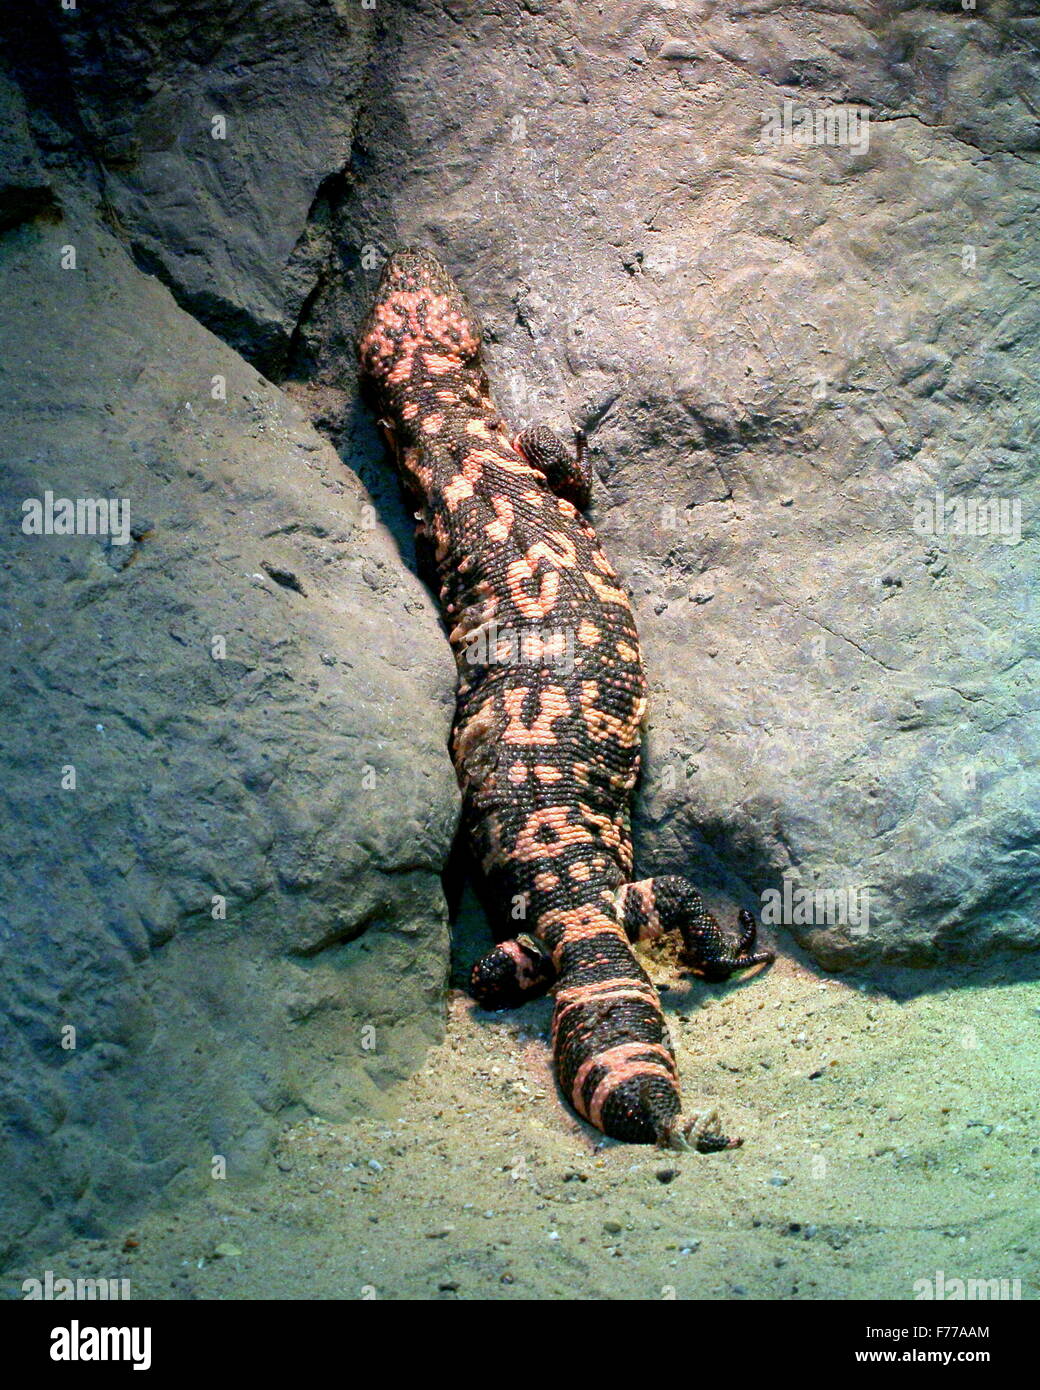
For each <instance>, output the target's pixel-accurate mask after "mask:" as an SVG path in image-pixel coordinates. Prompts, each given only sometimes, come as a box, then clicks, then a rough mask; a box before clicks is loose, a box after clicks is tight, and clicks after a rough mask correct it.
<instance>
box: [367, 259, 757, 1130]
mask: <svg viewBox="0 0 1040 1390" xmlns="http://www.w3.org/2000/svg"><path fill="white" fill-rule="evenodd" d="M480 344H481V329H480V324H479V321H478V319H477V317H476V315H475V314H474V313H473V310H472V309H471V308H470V306H469V305H468V303H467V302H466V300H465V298H464V297H463V295H462V293H461V291H460V290H459V288H458V286H457V285H456V284H455V282H454V281H453V280H452V279H451V277H450V276H449V275H448V273H447V271H446V270H445V269H444V268H443V266H441V265H440V264H439V262H438V261H437V260H435V259H434V257H433V256H431V255H430V254H429V253H427V252H425V251H418V250H402V251H398V252H395V253H394V255H393V256H391V257H390V259H389V260H388V261H387V264H386V266H385V268H384V270H383V274H382V278H381V280H380V284H379V289H378V291H377V295H376V302H375V304H374V306H373V308H372V311H371V313H370V314H369V315H368V318H367V319H366V320H365V323H364V325H363V326H362V329H361V333H360V335H359V339H358V352H359V357H360V361H361V369H362V376H363V379H364V383H365V386H366V388H367V390H368V392H369V393H370V395H371V396H372V399H373V403H374V405H375V407H376V409H377V411H378V412H379V416H380V419H381V423H382V424H383V427H384V431H385V433H386V437H387V440H388V442H389V443H390V445H391V447H392V449H393V452H394V455H395V458H396V461H397V465H398V469H399V472H400V475H401V479H402V483H403V486H404V489H405V492H406V494H407V496H408V498H409V499H410V502H411V503H412V504H413V506H414V508H415V510H416V514H417V518H418V522H419V528H418V529H419V532H420V538H421V541H422V543H423V550H424V552H425V553H426V554H427V555H428V556H429V557H430V563H431V565H432V573H433V575H434V577H435V584H436V587H437V588H438V590H439V593H440V599H441V604H442V607H443V610H444V614H445V618H446V621H447V624H448V628H449V634H450V640H451V644H452V648H453V650H454V653H455V658H456V663H457V666H458V671H459V685H458V693H457V704H456V713H455V723H454V728H453V732H452V745H451V747H452V757H453V760H454V763H455V768H456V772H457V773H458V778H459V784H460V786H461V788H462V794H463V828H464V834H465V838H466V842H467V846H468V850H469V853H470V857H471V859H472V862H473V865H474V868H475V871H476V877H477V881H478V888H479V891H480V895H481V898H482V900H483V902H484V904H485V907H486V908H487V911H488V917H489V920H490V922H491V925H492V930H493V931H494V933H495V936H496V939H497V940H498V942H499V945H497V946H496V947H495V948H494V949H493V950H492V951H490V952H489V953H488V954H487V955H486V956H485V957H484V958H483V959H482V960H481V961H479V962H478V963H477V965H476V966H475V967H474V970H473V975H472V981H471V987H472V991H473V993H474V995H475V997H476V998H477V999H478V1000H479V1001H480V1002H481V1004H483V1005H484V1007H486V1008H491V1009H495V1008H512V1007H515V1006H516V1005H518V1004H520V1003H522V1002H523V1001H524V1000H525V999H530V998H533V997H536V996H537V995H540V994H544V993H545V991H546V990H548V989H550V988H554V989H555V991H556V993H555V1010H554V1016H553V1054H554V1061H555V1066H556V1076H557V1080H558V1082H559V1085H560V1088H561V1090H562V1092H563V1094H564V1096H565V1097H566V1098H567V1100H568V1101H569V1102H570V1103H571V1104H572V1105H574V1107H575V1108H576V1109H577V1110H578V1112H579V1113H580V1114H581V1115H583V1116H584V1117H585V1118H586V1119H589V1120H590V1121H591V1122H592V1123H593V1124H595V1125H597V1126H598V1127H599V1128H600V1129H602V1130H603V1131H604V1132H605V1133H607V1134H609V1135H612V1136H614V1137H615V1138H618V1139H626V1140H631V1141H634V1142H642V1143H654V1142H656V1143H660V1144H672V1145H674V1146H676V1147H686V1146H689V1145H690V1144H693V1145H696V1146H697V1147H698V1148H701V1149H704V1150H712V1149H720V1148H728V1147H731V1146H732V1145H733V1144H735V1143H737V1142H739V1141H737V1140H729V1139H727V1138H726V1137H725V1136H724V1135H723V1134H722V1133H721V1132H720V1131H719V1128H718V1123H717V1118H716V1117H715V1115H714V1114H710V1115H704V1116H695V1117H692V1118H684V1117H683V1116H682V1114H681V1111H680V1101H679V1086H678V1080H677V1076H676V1067H675V1059H674V1055H673V1052H672V1048H671V1043H670V1041H669V1037H668V1031H667V1027H666V1024H665V1020H664V1015H663V1014H662V1011H661V1006H660V1002H659V1000H658V997H657V992H656V990H655V989H654V987H653V985H652V984H651V983H650V981H649V979H648V978H647V976H646V974H645V972H644V971H643V969H642V968H641V966H640V965H639V963H638V961H637V960H636V958H635V956H634V955H633V953H632V950H631V949H630V946H629V942H630V941H634V940H639V939H640V938H642V937H654V936H656V935H659V934H660V933H661V932H664V931H676V932H678V933H679V934H680V937H681V941H682V950H683V958H684V960H685V962H686V963H687V964H688V965H689V966H690V967H691V968H692V969H695V970H699V971H700V972H701V973H702V974H703V975H704V976H706V977H707V978H709V979H725V978H726V977H728V976H729V975H730V974H731V973H732V972H733V971H734V970H740V969H744V968H746V967H747V966H751V965H756V964H758V963H760V962H762V961H768V960H771V959H772V955H771V954H770V953H769V952H767V951H755V949H754V945H755V923H754V919H753V918H751V916H750V914H748V913H742V914H741V935H740V938H739V940H738V941H737V942H736V943H732V944H731V943H730V942H728V941H727V939H726V938H725V936H724V935H723V934H722V932H721V930H720V929H719V927H718V924H717V923H716V922H715V921H714V919H713V918H712V917H711V915H710V914H709V913H708V912H707V911H706V909H705V907H704V904H703V903H702V901H701V899H700V897H699V895H698V894H697V892H696V890H695V889H694V888H693V886H692V885H691V884H689V883H688V882H687V881H686V880H685V879H681V878H677V877H675V876H669V877H667V878H662V879H657V880H645V881H643V882H641V883H634V882H633V878H632V846H631V836H630V832H629V801H630V797H631V793H632V788H633V787H634V785H635V782H636V778H637V776H638V772H639V732H640V725H641V722H642V718H643V713H644V710H645V707H646V695H647V688H646V677H645V675H644V672H643V667H642V661H641V659H640V655H639V639H638V636H637V633H636V627H635V620H634V618H633V616H632V611H631V607H630V605H629V602H628V598H627V595H626V594H625V592H624V590H623V588H622V586H621V585H620V583H619V581H618V579H617V576H616V575H615V574H614V572H613V570H612V568H611V566H610V564H609V563H608V561H607V560H606V557H605V556H604V555H603V552H602V551H601V549H600V547H599V542H598V540H597V538H596V533H595V531H594V530H593V528H592V526H591V525H590V524H589V522H588V521H587V520H586V519H585V518H584V517H583V516H582V515H581V511H580V509H581V508H582V507H584V506H585V505H587V502H588V498H589V491H590V486H591V471H590V470H589V468H588V465H587V462H586V460H585V457H584V449H583V441H582V440H581V439H580V437H579V441H578V447H577V450H576V452H573V453H572V452H571V451H570V450H568V449H567V447H566V446H565V445H564V444H563V443H562V442H561V441H560V440H559V439H558V438H557V436H556V435H555V434H553V433H552V431H551V430H548V429H546V428H545V427H544V426H536V427H533V428H529V429H525V430H523V431H522V432H521V433H520V434H519V435H517V436H516V437H511V436H510V435H509V434H508V432H507V430H506V427H505V425H504V424H503V422H502V419H501V417H500V416H499V414H498V412H497V410H496V409H495V406H494V403H493V402H492V400H491V394H490V388H489V385H488V381H487V377H486V376H485V374H484V371H483V369H482V367H481V365H480ZM517 904H520V912H519V913H517V911H516V905H517Z"/></svg>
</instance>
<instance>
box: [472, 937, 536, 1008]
mask: <svg viewBox="0 0 1040 1390" xmlns="http://www.w3.org/2000/svg"><path fill="white" fill-rule="evenodd" d="M555 981H556V967H555V966H554V965H553V960H552V956H551V955H550V954H549V952H548V951H547V950H546V949H545V947H544V946H543V945H542V943H541V942H540V941H538V940H536V939H535V938H534V937H533V936H529V935H528V934H527V933H526V932H522V933H521V934H520V935H519V936H516V937H513V938H512V939H511V940H509V941H502V942H500V943H499V944H498V945H497V946H494V947H492V949H491V950H490V951H488V953H487V954H486V955H483V956H481V958H480V959H479V960H478V961H477V963H476V965H474V967H473V969H472V971H471V973H470V977H469V990H470V994H472V996H473V998H474V999H475V1000H476V1001H477V1003H478V1004H479V1005H480V1007H481V1008H482V1009H488V1010H495V1009H518V1008H519V1007H520V1005H521V1004H526V1003H527V1001H528V1000H529V999H537V998H539V996H540V995H543V994H545V992H546V991H547V990H548V989H551V988H552V986H553V984H554V983H555Z"/></svg>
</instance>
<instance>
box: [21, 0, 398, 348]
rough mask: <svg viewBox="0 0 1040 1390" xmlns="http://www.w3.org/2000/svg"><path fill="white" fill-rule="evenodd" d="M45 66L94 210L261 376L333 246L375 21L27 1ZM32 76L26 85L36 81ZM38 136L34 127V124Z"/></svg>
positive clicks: (32, 60)
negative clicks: (95, 196) (82, 163)
mask: <svg viewBox="0 0 1040 1390" xmlns="http://www.w3.org/2000/svg"><path fill="white" fill-rule="evenodd" d="M29 10H30V13H29V14H28V15H23V16H21V17H20V18H19V32H18V33H17V34H16V35H15V36H13V38H12V47H13V49H14V53H15V57H16V58H17V59H20V60H21V62H22V63H23V64H25V65H26V66H28V67H29V68H30V69H31V70H34V71H37V72H38V71H39V70H40V69H42V70H43V71H44V72H45V74H46V77H47V86H48V89H49V90H48V92H46V93H43V92H40V93H38V97H39V100H38V104H37V120H38V121H39V122H40V123H41V124H42V123H44V122H45V121H47V123H48V124H53V120H50V121H48V114H49V113H47V111H46V109H45V108H44V107H43V102H44V100H45V99H47V98H49V97H50V94H51V92H57V93H60V95H61V97H62V98H63V102H64V105H63V108H62V111H61V113H60V115H61V116H62V117H64V119H65V121H66V123H67V124H68V125H70V126H71V127H72V128H73V129H74V130H75V132H76V134H77V135H78V137H79V141H78V143H79V148H80V150H81V151H82V150H85V151H86V152H87V153H88V154H89V164H88V165H87V167H86V168H85V169H84V174H85V176H87V177H89V178H91V180H92V181H93V182H95V184H96V186H97V188H98V192H99V194H100V196H101V198H102V199H103V200H104V206H105V211H106V216H107V218H108V219H109V221H110V222H111V223H112V224H113V225H114V226H115V227H116V228H117V230H118V231H119V232H120V234H121V235H122V236H123V238H124V239H125V241H126V243H127V244H128V246H129V247H130V248H131V250H132V252H133V254H134V256H135V258H136V259H137V260H138V262H139V264H141V265H143V266H144V267H145V268H146V269H148V270H150V271H152V272H153V273H155V274H156V275H158V276H159V277H160V279H162V280H163V282H164V283H165V284H167V285H169V286H170V288H171V289H172V290H173V292H174V295H175V296H176V298H177V301H178V303H180V304H181V305H182V306H183V307H185V308H187V309H189V310H190V312H191V313H192V314H194V316H195V317H196V318H198V319H199V320H200V322H202V323H204V324H205V325H206V326H207V327H209V328H211V329H212V330H213V331H214V332H215V333H217V334H219V336H220V337H222V338H223V339H224V340H225V342H228V343H230V344H231V345H232V346H233V347H235V348H237V349H238V350H239V351H240V352H242V353H243V354H244V355H245V356H246V357H247V358H248V359H249V360H250V361H251V362H252V363H253V364H254V365H256V366H258V367H260V368H261V370H263V371H265V372H266V373H267V374H268V375H270V374H271V373H272V372H273V371H276V370H278V369H280V368H281V367H282V366H283V365H284V362H285V360H286V358H287V357H288V356H289V354H290V352H291V348H292V342H293V334H294V330H295V326H296V322H297V319H298V318H299V316H300V313H301V310H302V309H303V307H304V305H305V303H306V302H307V299H308V297H309V296H310V295H311V294H312V293H314V291H315V289H316V287H317V285H318V282H319V278H320V276H321V275H322V273H323V272H324V271H325V269H326V266H327V262H328V260H329V256H330V254H331V252H332V248H331V244H330V242H329V238H328V229H327V225H326V224H327V209H328V204H329V200H330V198H333V197H334V196H335V195H336V193H337V191H338V190H339V189H340V187H341V186H342V185H343V183H344V182H345V176H346V171H347V168H348V165H349V162H350V155H351V135H352V131H353V126H354V121H355V116H356V111H357V100H358V93H359V87H360V83H361V79H362V76H363V74H364V63H365V59H366V56H367V53H368V45H369V33H370V30H371V27H372V21H373V18H374V15H373V13H372V7H371V6H363V5H361V4H360V3H353V0H351V3H345V2H344V3H332V2H331V0H261V2H260V3H255V2H254V0H246V3H239V4H236V5H234V6H232V7H231V9H230V10H229V8H228V6H227V5H214V4H212V3H211V0H188V3H185V0H155V3H151V4H148V5H144V6H142V5H140V4H137V3H135V0H106V3H105V4H104V5H101V6H81V7H77V9H76V10H74V11H63V10H62V9H61V8H60V7H59V6H57V5H51V4H50V3H47V2H46V0H44V2H43V3H41V0H30V3H29ZM39 85H40V84H39V83H36V84H35V86H36V87H37V88H38V87H39ZM41 133H42V132H41Z"/></svg>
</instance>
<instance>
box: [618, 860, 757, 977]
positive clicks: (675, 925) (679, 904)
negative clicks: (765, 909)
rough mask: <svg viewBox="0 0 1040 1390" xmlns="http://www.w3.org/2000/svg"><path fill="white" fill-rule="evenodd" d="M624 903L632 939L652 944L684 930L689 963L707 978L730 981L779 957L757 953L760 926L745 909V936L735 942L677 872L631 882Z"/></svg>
mask: <svg viewBox="0 0 1040 1390" xmlns="http://www.w3.org/2000/svg"><path fill="white" fill-rule="evenodd" d="M620 905H621V910H622V912H623V913H624V924H625V931H626V932H627V933H628V936H629V939H630V940H632V941H640V940H644V941H645V940H653V939H654V938H655V937H658V936H660V935H661V934H662V933H663V932H666V931H677V932H679V934H680V936H681V937H682V943H683V950H682V955H683V961H684V963H685V964H686V965H688V966H689V967H690V968H691V969H693V970H696V971H697V972H698V973H699V974H701V975H703V977H704V978H705V979H706V980H728V979H729V977H730V976H731V975H732V974H733V973H734V971H737V970H747V969H748V968H749V967H750V966H752V965H762V964H770V963H772V961H773V960H774V959H775V957H774V954H773V952H772V951H768V950H763V951H756V950H755V949H754V946H755V937H756V935H757V933H758V924H757V922H756V921H755V919H754V917H753V916H752V914H751V913H750V912H748V910H747V909H746V908H741V910H740V913H739V915H738V921H739V923H740V928H741V930H740V935H739V937H738V938H737V940H736V942H732V941H730V940H729V938H728V937H726V936H725V934H724V933H723V931H722V929H721V927H720V926H719V924H718V922H717V921H716V920H715V918H714V917H713V916H712V915H711V913H710V912H709V911H708V909H707V908H706V907H705V905H704V901H703V899H702V898H701V895H700V894H699V893H698V892H697V890H696V888H694V886H693V884H692V883H690V882H689V880H688V879H685V878H681V877H680V876H679V875H678V874H665V875H663V876H662V877H660V878H646V879H642V880H641V881H640V882H639V883H626V884H625V885H624V887H623V888H622V889H621V895H620Z"/></svg>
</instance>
